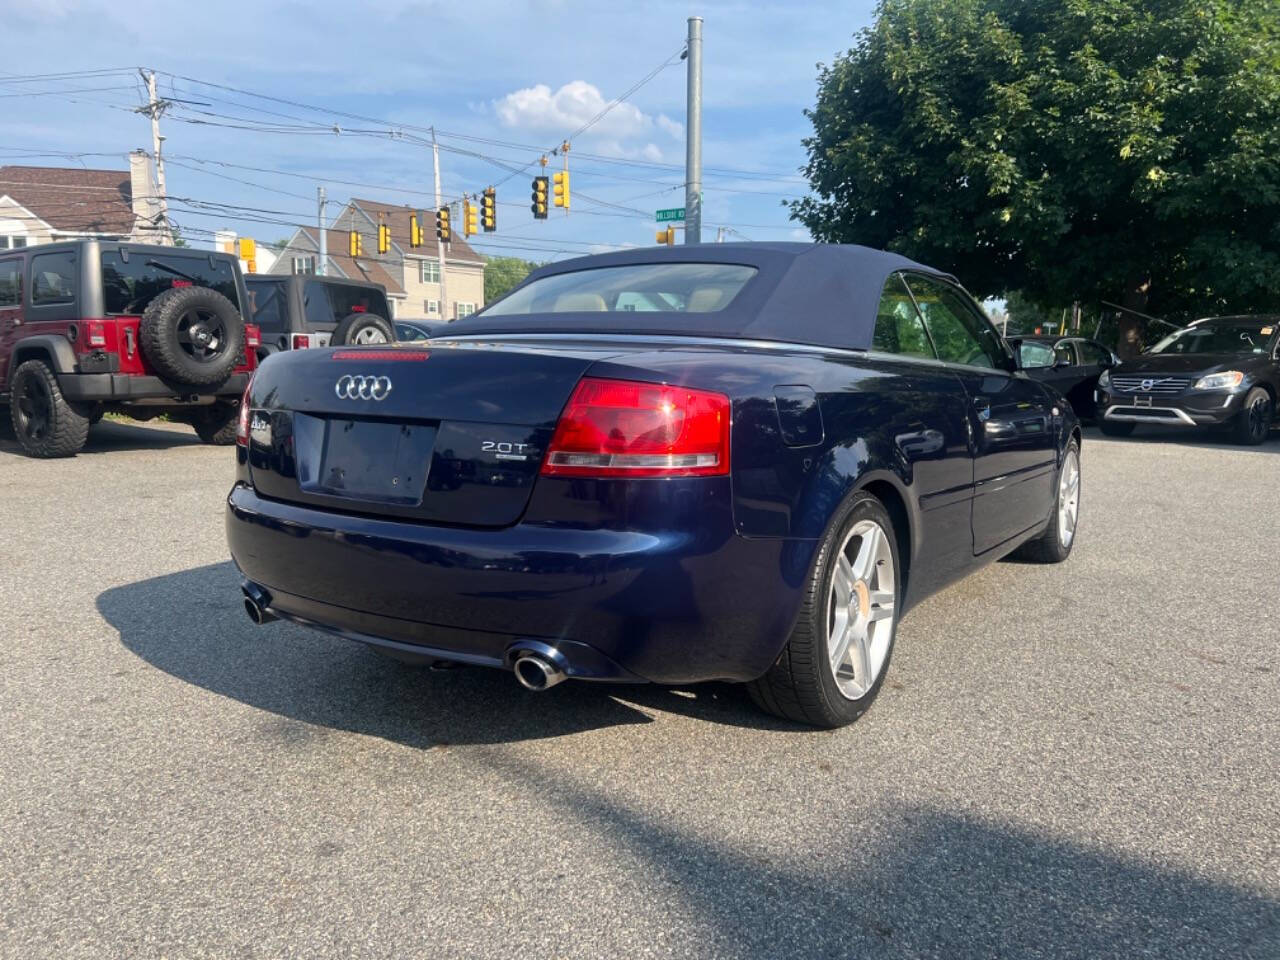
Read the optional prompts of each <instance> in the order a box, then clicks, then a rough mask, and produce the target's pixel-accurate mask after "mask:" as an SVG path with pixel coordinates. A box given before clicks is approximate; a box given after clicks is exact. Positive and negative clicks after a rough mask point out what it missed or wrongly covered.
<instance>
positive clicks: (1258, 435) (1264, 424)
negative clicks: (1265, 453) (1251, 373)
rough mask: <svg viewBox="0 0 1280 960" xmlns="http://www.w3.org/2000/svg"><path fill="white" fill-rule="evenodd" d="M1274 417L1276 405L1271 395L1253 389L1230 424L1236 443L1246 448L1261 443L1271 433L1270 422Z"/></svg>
mask: <svg viewBox="0 0 1280 960" xmlns="http://www.w3.org/2000/svg"><path fill="white" fill-rule="evenodd" d="M1275 415H1276V405H1275V403H1274V402H1273V401H1272V399H1271V394H1269V393H1267V391H1266V390H1263V389H1262V387H1254V388H1253V389H1252V390H1250V391H1249V394H1248V396H1246V397H1245V398H1244V407H1243V408H1241V410H1240V413H1239V414H1238V415H1237V416H1236V419H1235V423H1234V424H1232V433H1234V435H1235V440H1236V443H1242V444H1244V445H1245V446H1248V447H1256V446H1257V445H1258V444H1260V443H1262V442H1263V441H1264V440H1266V439H1267V436H1268V435H1269V434H1270V433H1271V422H1272V420H1274V419H1275Z"/></svg>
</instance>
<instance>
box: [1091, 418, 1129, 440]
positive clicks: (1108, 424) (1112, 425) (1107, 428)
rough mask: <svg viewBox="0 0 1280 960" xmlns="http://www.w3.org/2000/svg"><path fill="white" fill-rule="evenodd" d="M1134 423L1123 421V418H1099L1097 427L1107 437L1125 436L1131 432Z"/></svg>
mask: <svg viewBox="0 0 1280 960" xmlns="http://www.w3.org/2000/svg"><path fill="white" fill-rule="evenodd" d="M1136 426H1137V424H1136V423H1125V422H1124V421H1123V420H1101V419H1100V420H1099V421H1098V429H1099V430H1101V431H1102V433H1103V434H1104V435H1105V436H1108V437H1127V436H1129V435H1130V434H1131V433H1133V428H1134V427H1136Z"/></svg>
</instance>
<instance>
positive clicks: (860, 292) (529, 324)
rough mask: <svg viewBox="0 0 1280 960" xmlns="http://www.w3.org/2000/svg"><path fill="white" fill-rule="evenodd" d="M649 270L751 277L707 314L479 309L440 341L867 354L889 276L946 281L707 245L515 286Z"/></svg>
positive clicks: (584, 260)
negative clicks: (670, 267)
mask: <svg viewBox="0 0 1280 960" xmlns="http://www.w3.org/2000/svg"><path fill="white" fill-rule="evenodd" d="M655 263H731V264H740V265H743V266H750V267H755V268H756V270H757V271H758V272H757V274H756V275H755V276H754V277H753V278H752V279H751V280H749V281H748V282H747V284H746V286H744V287H743V288H742V290H741V291H740V292H739V294H738V295H737V296H736V297H735V298H734V299H733V301H732V302H731V303H730V304H729V305H728V306H727V307H725V308H724V309H723V310H718V311H716V312H714V313H683V312H677V311H654V312H639V311H636V312H631V311H619V312H587V313H535V314H518V315H505V316H504V315H501V314H499V315H494V316H489V315H488V314H487V313H486V312H485V311H483V310H482V311H480V312H479V313H476V314H473V315H472V316H470V317H466V318H465V319H462V320H457V321H455V322H453V323H451V324H449V326H448V336H451V337H453V336H469V335H475V334H507V333H640V334H651V335H675V336H704V337H733V338H742V339H750V340H776V341H780V342H786V343H806V344H815V345H818V346H825V347H844V348H854V349H866V348H867V347H869V346H870V345H871V335H872V333H873V331H874V330H875V322H876V309H877V307H878V305H879V301H880V292H881V290H883V289H884V283H885V280H886V279H887V278H888V277H889V275H890V274H892V273H893V272H894V271H897V270H914V271H917V272H920V273H928V274H933V275H934V276H939V277H944V278H947V279H951V278H950V277H948V276H947V274H944V273H942V272H941V271H938V270H934V269H932V268H930V267H925V266H922V265H920V264H918V263H915V262H914V261H912V260H908V259H907V258H906V257H902V256H899V255H897V254H895V253H886V252H884V251H882V250H872V249H871V248H870V247H858V246H852V245H845V244H823V243H712V244H701V245H698V246H683V247H653V248H646V249H641V250H623V251H620V252H618V253H606V254H599V255H597V256H590V257H578V258H575V259H573V260H564V261H561V262H559V263H553V264H549V265H547V266H545V267H541V268H539V269H538V270H535V271H534V272H533V273H531V274H529V276H528V277H527V278H526V279H525V281H524V282H523V283H521V284H520V286H521V287H523V286H525V285H526V284H529V283H532V282H534V281H535V280H538V279H540V278H542V277H549V276H553V275H555V274H560V273H573V272H576V271H579V270H593V269H597V268H600V267H616V266H624V265H629V264H655ZM517 289H518V288H517Z"/></svg>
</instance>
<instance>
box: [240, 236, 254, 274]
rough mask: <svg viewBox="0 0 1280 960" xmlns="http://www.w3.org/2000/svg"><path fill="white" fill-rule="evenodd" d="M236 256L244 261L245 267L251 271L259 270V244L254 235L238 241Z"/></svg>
mask: <svg viewBox="0 0 1280 960" xmlns="http://www.w3.org/2000/svg"><path fill="white" fill-rule="evenodd" d="M236 256H237V257H239V258H240V259H241V260H243V261H244V263H245V267H244V268H245V270H247V271H248V272H249V273H257V272H258V245H257V244H256V243H254V242H253V238H252V237H241V238H240V239H239V240H237V241H236Z"/></svg>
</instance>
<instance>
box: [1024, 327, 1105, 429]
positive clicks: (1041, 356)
mask: <svg viewBox="0 0 1280 960" xmlns="http://www.w3.org/2000/svg"><path fill="white" fill-rule="evenodd" d="M1008 340H1009V346H1010V347H1012V348H1013V350H1014V352H1015V353H1017V355H1018V362H1019V364H1020V365H1021V367H1022V369H1023V370H1025V371H1026V372H1027V376H1029V377H1031V378H1032V379H1033V380H1039V381H1040V382H1041V383H1047V384H1049V386H1051V387H1053V388H1054V389H1056V390H1057V391H1058V392H1059V393H1061V394H1062V395H1063V396H1065V397H1066V398H1067V400H1068V401H1069V402H1070V403H1071V409H1072V410H1074V411H1075V414H1076V416H1077V417H1080V418H1081V419H1082V420H1093V419H1095V417H1096V415H1097V410H1096V408H1095V402H1094V393H1095V391H1096V390H1097V386H1098V378H1099V377H1100V376H1102V373H1103V371H1104V370H1110V369H1112V368H1113V367H1116V366H1118V365H1119V364H1120V358H1119V357H1117V356H1116V355H1115V354H1114V353H1112V352H1111V350H1109V349H1108V348H1107V347H1104V346H1103V345H1102V344H1100V343H1099V342H1098V341H1097V340H1090V339H1088V338H1086V337H1053V336H1039V335H1037V336H1014V337H1009V338H1008Z"/></svg>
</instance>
